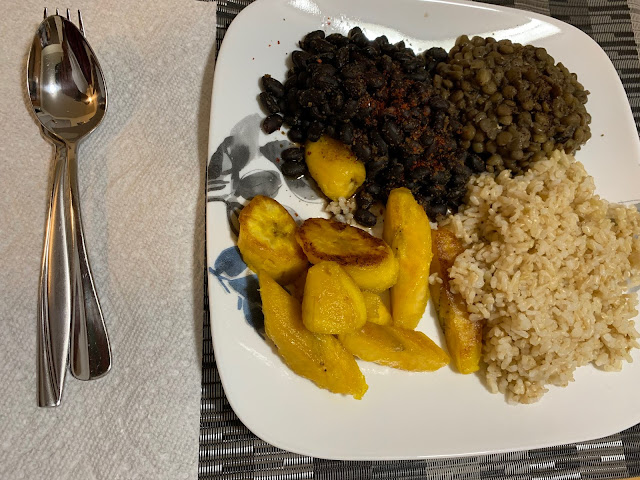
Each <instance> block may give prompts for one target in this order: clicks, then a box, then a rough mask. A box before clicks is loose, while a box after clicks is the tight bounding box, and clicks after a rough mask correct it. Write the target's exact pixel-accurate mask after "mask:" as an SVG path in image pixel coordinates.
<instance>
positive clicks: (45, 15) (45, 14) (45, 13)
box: [44, 7, 47, 18]
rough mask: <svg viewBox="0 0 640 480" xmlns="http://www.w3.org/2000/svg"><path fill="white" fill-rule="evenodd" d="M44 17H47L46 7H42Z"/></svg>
mask: <svg viewBox="0 0 640 480" xmlns="http://www.w3.org/2000/svg"><path fill="white" fill-rule="evenodd" d="M44 18H47V7H44Z"/></svg>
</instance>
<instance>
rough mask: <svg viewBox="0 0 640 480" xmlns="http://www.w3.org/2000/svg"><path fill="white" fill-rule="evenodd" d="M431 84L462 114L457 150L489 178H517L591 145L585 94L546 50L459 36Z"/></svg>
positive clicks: (574, 76)
mask: <svg viewBox="0 0 640 480" xmlns="http://www.w3.org/2000/svg"><path fill="white" fill-rule="evenodd" d="M433 84H434V86H435V87H437V88H439V89H441V91H443V95H444V97H445V98H447V99H448V100H449V101H450V102H451V103H453V104H455V105H456V106H457V107H458V109H459V110H460V112H461V121H462V123H463V124H464V126H463V128H462V132H461V145H462V146H463V147H464V148H467V149H469V151H470V152H472V153H475V154H478V155H479V156H480V157H481V158H482V160H483V161H484V162H486V169H487V170H488V171H490V172H500V171H502V170H504V169H509V170H511V171H512V173H513V174H521V173H523V172H525V171H526V170H527V169H528V168H529V165H530V164H531V162H535V161H537V160H541V159H543V158H545V157H547V156H549V155H551V152H553V151H554V150H560V149H562V150H564V151H565V152H566V153H573V152H575V151H576V150H578V149H579V148H580V146H581V145H583V144H584V143H585V142H586V141H587V140H588V139H589V138H590V137H591V131H590V129H589V123H590V122H591V116H590V115H589V114H588V113H587V110H586V108H585V104H586V103H587V95H588V94H589V92H588V91H586V90H585V89H584V87H583V86H582V85H581V84H580V83H579V82H578V80H577V77H576V75H575V74H573V73H571V72H569V70H567V68H566V67H565V66H564V65H563V64H562V63H558V64H556V63H555V60H554V59H553V57H552V56H551V55H549V54H548V53H547V51H546V50H545V49H544V48H538V47H534V46H531V45H520V44H519V43H512V42H511V41H509V40H500V41H496V40H495V39H493V38H482V37H473V38H471V39H469V37H467V36H466V35H463V36H461V37H459V38H458V39H457V41H456V44H455V46H454V47H453V48H452V49H451V50H450V52H449V57H448V59H447V61H446V62H443V63H441V64H439V65H438V66H437V74H436V75H434V77H433Z"/></svg>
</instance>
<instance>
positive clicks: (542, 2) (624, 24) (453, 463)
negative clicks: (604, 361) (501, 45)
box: [198, 0, 640, 480]
mask: <svg viewBox="0 0 640 480" xmlns="http://www.w3.org/2000/svg"><path fill="white" fill-rule="evenodd" d="M251 1H252V0H218V6H217V19H218V20H217V47H218V49H219V48H220V43H221V42H222V39H223V37H224V34H225V33H226V31H227V28H228V27H229V24H230V23H231V21H232V20H233V19H234V18H235V16H236V15H237V14H238V13H239V12H240V11H241V10H242V9H243V8H244V7H246V6H247V5H249V4H250V3H251ZM389 1H393V0H389ZM486 3H493V4H497V5H503V6H509V7H515V8H520V9H523V10H530V11H534V12H537V13H542V14H544V15H549V16H552V17H554V18H557V19H559V20H562V21H564V22H567V23H570V24H572V25H574V26H576V27H578V28H580V29H581V30H582V31H584V32H585V33H587V34H589V35H590V36H591V37H592V38H593V39H594V40H595V41H597V42H598V43H599V44H600V46H601V47H602V48H603V49H604V50H605V52H607V54H608V55H609V58H611V61H612V62H613V64H614V66H615V67H616V69H617V71H618V74H619V75H620V78H621V79H622V83H623V84H624V87H625V90H626V92H627V96H628V98H629V103H630V104H631V109H632V112H633V116H634V119H635V121H636V126H637V127H638V129H639V130H640V61H639V59H638V46H637V44H636V40H635V36H634V30H633V22H632V17H633V18H634V19H635V16H634V15H635V13H636V12H640V4H638V3H637V0H629V1H627V0H551V1H548V0H502V1H491V2H486ZM636 28H638V29H640V25H639V26H637V27H636ZM638 37H640V31H639V32H638ZM204 277H205V289H204V312H205V317H204V332H203V337H204V345H203V359H202V400H201V406H200V458H199V469H198V478H199V479H203V480H204V479H228V480H236V479H249V478H265V479H274V480H275V479H278V480H284V479H287V480H302V479H310V478H314V479H323V480H324V479H326V480H329V479H336V480H337V479H358V480H359V479H407V480H408V479H423V478H438V479H447V480H456V479H488V478H509V479H514V480H516V479H517V480H520V479H522V480H538V479H539V480H563V479H581V478H584V479H602V478H628V477H635V476H640V425H636V426H634V427H632V428H630V429H628V430H625V431H623V432H620V433H618V434H615V435H611V436H609V437H606V438H601V439H597V440H593V441H589V442H582V443H578V444H570V445H561V446H557V447H551V448H543V449H537V450H529V451H522V452H512V453H504V454H496V455H481V456H473V457H464V458H441V459H433V460H415V461H397V462H396V461H385V462H341V461H333V460H322V459H317V458H312V457H307V456H303V455H297V454H294V453H290V452H286V451H284V450H280V449H279V448H276V447H273V446H271V445H269V444H268V443H267V442H265V441H263V440H261V439H259V438H258V437H256V436H255V435H254V434H252V433H251V432H250V431H249V429H248V428H246V427H245V426H244V425H243V424H242V422H240V420H238V417H237V416H236V415H235V413H233V410H232V409H231V407H230V406H229V402H228V401H227V399H226V397H225V395H224V391H223V389H222V384H221V383H220V377H219V375H218V371H217V369H216V363H215V358H214V354H213V346H212V343H211V330H210V323H209V299H208V296H207V286H206V281H207V275H206V271H205V276H204ZM639 401H640V399H639ZM603 408H606V407H603Z"/></svg>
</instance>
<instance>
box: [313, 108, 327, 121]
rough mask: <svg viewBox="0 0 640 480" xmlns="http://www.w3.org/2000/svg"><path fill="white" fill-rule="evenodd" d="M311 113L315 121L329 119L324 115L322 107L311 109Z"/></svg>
mask: <svg viewBox="0 0 640 480" xmlns="http://www.w3.org/2000/svg"><path fill="white" fill-rule="evenodd" d="M309 113H310V114H311V117H312V118H313V119H315V120H326V118H327V116H326V115H325V114H324V113H322V110H321V109H320V107H318V106H316V105H314V106H313V107H311V108H310V109H309Z"/></svg>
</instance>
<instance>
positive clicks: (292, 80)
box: [284, 75, 298, 92]
mask: <svg viewBox="0 0 640 480" xmlns="http://www.w3.org/2000/svg"><path fill="white" fill-rule="evenodd" d="M297 85H298V75H292V76H291V77H289V78H287V80H286V81H285V82H284V89H285V91H286V92H288V91H289V90H290V89H291V88H294V87H296V86H297Z"/></svg>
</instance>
